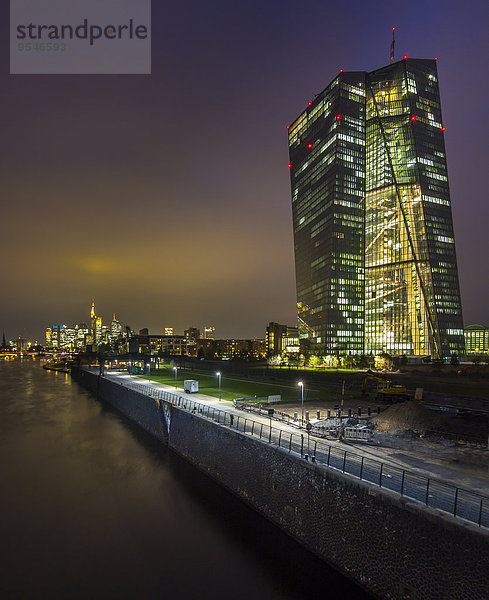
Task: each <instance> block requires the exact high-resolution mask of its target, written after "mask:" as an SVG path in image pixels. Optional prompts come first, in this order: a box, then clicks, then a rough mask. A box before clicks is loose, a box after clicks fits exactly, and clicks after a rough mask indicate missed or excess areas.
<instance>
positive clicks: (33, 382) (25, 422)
mask: <svg viewBox="0 0 489 600" xmlns="http://www.w3.org/2000/svg"><path fill="white" fill-rule="evenodd" d="M0 457H1V462H2V495H1V500H0V503H1V511H0V531H1V532H2V547H3V549H4V553H3V554H4V558H3V560H2V561H0V590H1V591H2V597H3V598H138V599H139V598H143V599H146V598H149V599H152V598H170V599H171V598H175V599H178V600H187V599H188V600H190V599H191V600H194V599H196V598H213V599H216V600H219V599H221V598H222V599H224V598H226V600H227V599H228V598H230V597H232V598H233V599H237V600H240V599H243V600H244V599H245V598H246V600H249V598H252V597H253V598H259V599H270V600H293V599H294V600H295V599H299V598H301V599H302V598H306V599H307V598H329V597H334V596H336V595H337V594H338V593H341V594H343V595H345V594H348V596H349V597H352V598H359V599H361V598H367V596H366V595H365V594H364V593H363V592H362V591H360V590H358V589H357V588H356V587H354V586H353V585H352V584H351V583H349V582H348V581H347V580H345V579H344V578H343V577H342V576H341V575H339V574H337V573H336V572H334V571H332V570H331V569H329V568H328V567H327V566H326V565H324V563H322V562H320V561H319V560H317V559H315V558H314V557H313V556H311V555H310V554H309V553H308V552H306V551H304V550H303V549H302V548H301V547H299V546H298V545H297V544H295V542H293V541H292V540H290V539H289V538H288V537H287V536H285V535H284V534H282V533H280V532H279V531H278V530H277V529H276V528H275V527H273V526H272V525H270V524H269V523H268V522H267V521H266V520H264V519H262V518H261V517H259V516H258V515H256V514H255V513H254V512H253V511H251V510H250V509H248V508H247V507H246V506H244V505H243V504H242V503H240V502H239V501H237V500H236V499H235V498H234V497H233V496H232V495H230V494H229V493H227V492H226V491H225V490H223V489H222V488H220V487H219V486H218V485H216V484H215V483H214V482H212V481H211V480H210V479H208V478H207V477H205V476H204V475H202V474H201V473H200V472H199V471H197V470H196V469H194V468H193V467H191V466H190V465H189V464H188V463H186V462H185V461H184V460H182V459H181V458H179V457H178V456H176V455H174V454H173V453H171V452H169V451H168V450H167V449H166V448H164V447H163V446H161V445H160V444H159V443H157V442H156V441H154V440H153V439H152V438H151V437H150V436H148V435H146V434H145V433H144V432H142V431H141V430H140V429H139V428H137V427H135V426H134V425H132V424H131V423H129V422H128V421H127V420H125V419H124V418H123V417H121V416H119V415H118V414H116V413H115V412H113V411H112V410H111V409H108V408H107V407H105V406H103V405H101V404H100V403H99V402H97V401H96V400H95V399H94V398H93V397H92V396H91V395H90V394H89V393H88V392H86V391H85V390H83V389H81V388H80V387H78V386H77V385H76V384H73V383H72V382H71V380H70V378H69V376H67V375H65V374H62V373H52V372H45V371H43V370H42V369H41V368H40V366H39V365H38V364H36V363H32V362H26V363H21V362H8V363H0ZM5 550H6V552H5Z"/></svg>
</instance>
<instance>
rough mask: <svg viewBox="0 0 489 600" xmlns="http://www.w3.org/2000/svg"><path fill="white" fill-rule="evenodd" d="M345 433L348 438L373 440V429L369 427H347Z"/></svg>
mask: <svg viewBox="0 0 489 600" xmlns="http://www.w3.org/2000/svg"><path fill="white" fill-rule="evenodd" d="M343 435H344V437H345V439H347V440H367V441H369V440H371V439H372V431H371V430H370V429H368V428H367V427H345V429H344V431H343Z"/></svg>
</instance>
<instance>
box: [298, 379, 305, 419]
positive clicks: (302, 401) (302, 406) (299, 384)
mask: <svg viewBox="0 0 489 600" xmlns="http://www.w3.org/2000/svg"><path fill="white" fill-rule="evenodd" d="M297 385H298V386H299V387H300V388H301V408H302V412H301V419H302V422H304V382H303V381H299V383H298V384H297Z"/></svg>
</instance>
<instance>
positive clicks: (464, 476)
mask: <svg viewBox="0 0 489 600" xmlns="http://www.w3.org/2000/svg"><path fill="white" fill-rule="evenodd" d="M107 376H108V377H110V378H117V380H118V381H119V382H120V383H122V384H124V382H126V383H133V384H134V383H135V384H145V385H150V386H151V387H153V388H154V389H156V390H163V391H166V392H171V393H173V394H177V395H179V396H181V397H183V398H187V399H191V400H194V401H195V402H199V403H201V404H203V405H205V406H210V407H213V408H216V409H220V410H222V411H225V412H227V413H229V414H233V415H235V416H236V417H238V416H239V417H243V416H248V417H249V418H250V419H253V421H255V422H259V423H262V424H264V425H267V426H268V425H269V424H270V419H269V418H267V417H266V416H265V415H259V414H256V413H252V414H249V413H245V412H243V411H242V410H239V409H237V408H235V407H234V406H233V403H232V402H230V401H227V400H221V401H219V399H218V398H214V397H212V396H208V395H206V394H199V393H193V394H186V393H185V392H184V391H183V390H182V389H181V388H175V386H170V385H165V384H162V383H159V382H154V381H150V380H148V379H141V377H138V376H132V375H127V374H123V373H114V372H110V373H108V374H107ZM299 412H300V407H299ZM313 422H314V420H313ZM272 426H273V427H274V428H275V429H279V430H282V431H283V432H285V433H290V432H293V433H305V431H304V429H303V428H302V429H301V428H300V427H299V426H298V425H297V426H293V425H290V424H289V423H285V422H283V421H281V420H280V419H273V420H272ZM315 439H321V438H316V437H314V436H311V441H312V440H315ZM325 441H326V442H327V443H328V444H330V445H331V446H334V447H337V448H338V449H341V450H345V449H350V450H351V451H352V452H355V453H356V454H358V455H360V456H364V457H365V458H366V459H367V458H371V459H375V460H379V461H382V462H384V463H386V464H389V465H391V466H393V467H397V468H400V469H407V470H409V471H411V472H414V473H419V475H422V476H424V477H428V478H430V477H431V478H433V479H438V480H441V481H445V482H446V483H448V484H450V485H454V486H456V487H462V488H465V489H467V490H472V491H474V492H477V493H480V494H483V495H487V494H489V469H488V470H484V468H481V467H480V466H477V465H475V466H470V465H465V464H464V465H461V464H459V465H457V464H453V460H454V458H453V455H454V452H455V453H456V451H457V450H460V449H453V448H452V449H450V452H449V453H448V456H447V452H446V449H445V448H444V447H443V446H440V447H439V448H436V445H435V444H431V446H432V448H429V447H428V448H426V447H425V448H423V449H422V450H421V449H419V448H418V449H416V448H413V447H412V445H413V444H412V442H411V441H406V443H404V444H402V443H401V444H400V446H401V447H400V448H389V447H382V446H377V445H374V444H370V443H365V442H352V441H350V440H348V441H346V440H343V441H338V440H335V439H334V438H326V440H325ZM425 446H426V445H425ZM433 446H435V447H434V448H433ZM428 453H429V454H428ZM450 461H452V464H450Z"/></svg>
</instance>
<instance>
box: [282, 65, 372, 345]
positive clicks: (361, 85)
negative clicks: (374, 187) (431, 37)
mask: <svg viewBox="0 0 489 600" xmlns="http://www.w3.org/2000/svg"><path fill="white" fill-rule="evenodd" d="M309 104H310V105H309V106H308V108H306V110H305V111H304V112H302V113H301V114H300V115H299V117H298V118H297V119H296V120H295V121H294V122H293V123H292V125H290V127H289V152H290V164H289V168H290V176H291V186H292V215H293V224H294V248H295V272H296V285H297V306H298V325H299V336H300V338H301V339H308V340H310V341H311V343H312V345H313V346H316V347H320V348H322V349H323V350H324V351H325V352H326V353H333V352H341V353H343V352H354V353H358V354H361V353H362V352H363V348H364V339H363V333H364V324H363V319H364V227H365V223H364V220H365V210H364V203H365V74H364V73H340V74H339V75H338V77H336V78H335V79H334V80H333V81H332V82H331V84H330V85H329V86H328V87H327V88H326V89H325V90H324V91H323V92H321V93H320V94H318V95H317V96H316V98H315V99H314V100H313V101H312V102H310V103H309Z"/></svg>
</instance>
